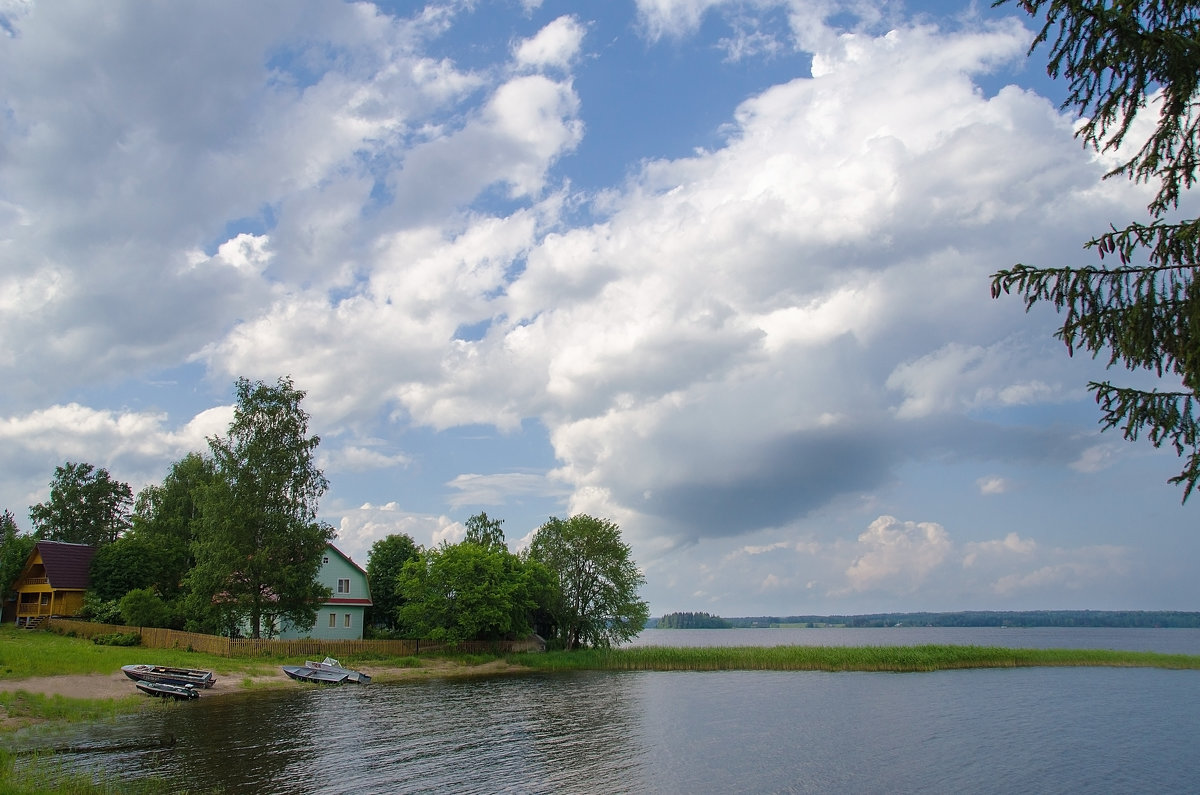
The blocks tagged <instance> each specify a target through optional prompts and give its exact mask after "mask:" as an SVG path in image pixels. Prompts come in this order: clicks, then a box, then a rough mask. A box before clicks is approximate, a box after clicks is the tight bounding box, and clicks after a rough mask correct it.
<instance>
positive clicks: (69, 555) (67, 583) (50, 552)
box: [37, 541, 96, 589]
mask: <svg viewBox="0 0 1200 795" xmlns="http://www.w3.org/2000/svg"><path fill="white" fill-rule="evenodd" d="M37 551H38V554H40V555H41V556H42V563H43V564H45V566H46V579H47V580H49V581H50V585H51V586H53V587H54V588H70V589H74V588H78V589H84V588H87V587H88V569H89V568H90V567H91V565H92V557H93V556H94V555H95V554H96V548H95V547H89V546H88V545H87V544H65V543H63V542H61V541H39V542H37Z"/></svg>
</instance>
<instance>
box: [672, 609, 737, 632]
mask: <svg viewBox="0 0 1200 795" xmlns="http://www.w3.org/2000/svg"><path fill="white" fill-rule="evenodd" d="M657 626H658V628H659V629H730V628H731V627H733V624H731V623H729V622H728V621H726V620H725V619H723V618H721V617H720V616H714V615H710V614H709V613H667V614H666V615H665V616H663V617H662V618H660V619H659V620H658V624H657Z"/></svg>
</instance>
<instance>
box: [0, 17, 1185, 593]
mask: <svg viewBox="0 0 1200 795" xmlns="http://www.w3.org/2000/svg"><path fill="white" fill-rule="evenodd" d="M0 19H2V24H0V265H2V267H0V383H3V384H4V385H5V386H4V389H3V390H0V507H5V508H8V509H10V510H12V511H13V512H14V513H15V514H16V515H17V516H18V518H19V520H21V522H22V526H23V527H28V519H27V510H28V506H29V505H31V504H34V503H36V502H39V501H41V500H43V499H45V497H46V495H47V493H48V484H49V481H50V478H51V476H52V474H53V470H54V467H55V466H56V465H59V464H61V463H63V462H64V461H67V460H72V461H87V462H90V463H93V464H95V465H97V466H105V467H108V469H109V470H110V472H111V473H112V474H113V476H114V477H117V478H119V479H122V480H125V481H127V482H129V483H130V484H131V485H132V486H133V487H134V488H135V489H137V488H140V487H142V486H144V485H146V484H148V483H153V482H158V481H160V480H161V479H162V477H163V476H164V474H165V473H166V471H167V469H168V467H169V466H170V464H171V463H172V462H173V461H176V460H178V459H179V458H181V457H182V456H183V455H185V454H186V453H187V452H189V451H191V450H203V449H205V448H206V445H205V439H206V437H208V436H212V435H214V434H220V433H222V432H223V431H224V429H225V428H226V426H227V424H228V421H229V419H230V417H231V413H232V406H231V402H232V391H233V389H232V387H233V383H234V381H235V380H236V378H237V377H238V376H246V377H249V378H252V379H261V380H264V381H268V382H272V381H274V380H275V379H276V378H278V377H279V376H282V375H290V376H291V377H292V378H293V379H294V381H295V383H296V385H297V386H298V387H299V388H301V389H304V390H306V391H307V393H308V396H307V398H306V400H305V407H306V408H307V410H308V411H309V413H310V414H311V416H312V424H311V428H312V430H313V431H314V432H315V433H317V434H319V435H320V436H321V438H322V444H321V448H320V461H321V465H322V466H323V467H324V469H325V472H326V475H327V477H328V478H329V480H330V482H331V484H332V487H331V489H330V491H329V493H328V494H327V495H326V496H325V498H324V500H323V502H322V506H321V515H322V518H323V519H325V520H326V521H328V522H330V523H331V524H332V525H333V526H334V527H336V528H337V530H338V534H339V539H338V544H339V546H340V547H341V548H342V549H343V550H344V551H345V552H347V553H348V554H350V555H351V556H353V557H354V559H355V560H357V561H359V562H360V563H365V561H366V557H367V551H368V550H369V548H370V546H371V543H372V542H373V541H374V540H376V539H378V538H381V537H383V536H385V535H386V534H388V533H391V532H406V533H408V534H410V535H412V536H413V538H414V539H415V540H416V541H417V542H418V543H421V544H425V545H430V544H436V543H439V542H441V541H443V540H451V541H453V540H455V539H457V538H460V537H461V536H462V533H463V526H462V522H463V521H464V520H465V519H466V518H467V517H469V516H470V515H472V514H474V513H478V512H479V511H481V510H484V511H487V513H488V514H489V515H491V516H495V517H500V518H502V519H504V520H505V525H504V528H505V530H506V532H507V535H508V539H509V543H510V546H511V547H512V548H513V549H519V548H521V546H522V544H523V543H524V542H525V541H526V540H527V537H528V535H529V533H530V532H532V531H533V530H534V529H535V528H536V527H537V526H538V525H539V524H540V523H541V522H542V521H544V520H545V519H546V518H547V517H548V516H551V515H554V516H565V515H569V514H572V513H591V514H594V515H597V516H603V517H606V518H609V519H611V520H613V521H615V522H617V523H618V524H619V525H620V526H621V528H622V532H623V534H624V537H625V538H626V540H627V541H628V542H629V543H630V544H631V546H632V548H633V553H634V557H635V559H636V560H637V561H638V563H639V564H640V565H641V566H642V568H643V570H644V572H645V576H646V580H647V584H646V587H645V589H644V596H645V597H646V598H647V599H648V600H649V602H650V606H651V610H652V612H653V613H654V614H661V613H663V612H670V611H674V610H706V611H709V612H713V613H718V614H722V615H728V616H733V615H760V614H776V615H779V614H800V613H855V612H873V611H883V610H889V611H891V610H964V609H1039V608H1047V609H1051V608H1055V609H1066V608H1093V609H1193V608H1194V607H1195V606H1196V604H1197V600H1198V597H1200V581H1198V580H1197V578H1196V577H1195V576H1194V572H1195V571H1196V570H1197V567H1198V564H1200V542H1198V541H1197V539H1196V528H1197V521H1196V519H1197V513H1196V511H1197V510H1198V508H1197V506H1196V504H1195V503H1194V501H1193V503H1192V504H1190V505H1182V506H1181V504H1180V497H1181V496H1182V495H1181V492H1180V491H1179V490H1178V489H1177V488H1176V487H1174V486H1170V485H1168V484H1167V483H1166V480H1167V479H1168V478H1169V477H1170V476H1172V475H1173V474H1175V473H1176V472H1177V471H1178V469H1179V466H1180V463H1179V462H1178V460H1177V459H1175V457H1174V456H1173V455H1172V454H1171V453H1169V452H1167V451H1156V450H1154V449H1152V448H1151V447H1149V446H1148V445H1146V444H1144V443H1143V444H1128V443H1125V442H1123V441H1122V440H1121V439H1120V438H1119V437H1118V436H1117V435H1115V434H1113V433H1108V434H1101V433H1100V431H1099V426H1098V422H1097V420H1098V413H1097V410H1096V406H1095V404H1094V402H1093V400H1092V398H1091V396H1090V395H1089V394H1088V393H1087V391H1086V384H1087V382H1088V381H1089V380H1096V379H1100V378H1103V377H1104V376H1105V371H1104V369H1103V366H1102V364H1103V363H1102V362H1100V363H1098V362H1095V361H1092V360H1090V359H1087V358H1075V359H1070V358H1068V357H1067V356H1066V353H1065V350H1064V349H1063V348H1062V346H1061V345H1059V344H1058V343H1057V342H1056V341H1055V340H1053V339H1052V338H1051V334H1052V332H1053V330H1054V328H1055V326H1056V322H1055V316H1054V314H1053V313H1052V312H1051V311H1049V310H1043V309H1038V310H1036V311H1034V312H1033V313H1031V314H1029V315H1026V314H1025V313H1024V311H1023V307H1022V305H1021V303H1020V301H1019V300H1016V299H1015V298H1010V299H1009V300H1000V301H994V300H992V299H991V298H990V296H989V278H988V277H989V275H990V274H991V273H992V272H994V271H996V270H997V269H999V268H1002V267H1007V266H1009V265H1011V264H1014V263H1016V262H1018V261H1023V262H1030V263H1038V264H1089V263H1090V261H1091V260H1090V259H1089V255H1088V254H1086V253H1084V252H1083V251H1082V249H1081V244H1082V243H1083V241H1085V240H1086V239H1087V238H1088V237H1090V236H1091V235H1092V234H1094V233H1096V232H1098V231H1102V230H1103V229H1104V228H1106V227H1107V225H1108V224H1109V223H1123V222H1125V221H1127V220H1131V219H1143V218H1144V208H1145V205H1146V204H1147V203H1148V201H1149V199H1150V189H1148V188H1147V187H1146V186H1137V185H1131V184H1128V183H1122V182H1118V181H1102V180H1101V175H1102V174H1103V173H1104V172H1105V170H1106V169H1107V168H1108V167H1110V166H1111V162H1112V161H1111V158H1109V159H1105V158H1100V157H1097V156H1096V155H1095V154H1094V153H1091V152H1089V151H1087V150H1085V149H1083V148H1082V147H1081V146H1080V144H1079V142H1078V141H1076V140H1075V139H1074V138H1073V137H1072V130H1073V125H1074V124H1075V121H1076V120H1075V119H1073V118H1072V117H1071V116H1070V115H1069V114H1064V113H1062V112H1060V111H1059V110H1058V107H1057V105H1058V102H1059V101H1060V100H1061V98H1062V87H1061V86H1060V85H1055V84H1053V83H1052V82H1050V81H1049V80H1048V79H1047V78H1046V77H1045V74H1044V69H1043V63H1042V61H1040V60H1038V57H1037V56H1035V58H1034V60H1033V61H1028V60H1026V58H1025V52H1026V48H1027V47H1028V44H1029V41H1030V40H1031V37H1032V32H1031V30H1030V29H1029V26H1028V23H1027V22H1026V21H1024V20H1022V19H1020V18H1018V17H1016V16H1014V15H1013V12H1012V11H1011V10H1010V9H1007V8H1002V9H998V10H997V9H992V8H991V7H990V5H989V4H987V3H978V4H962V5H959V6H952V5H951V4H943V3H937V4H933V3H919V4H918V3H913V4H904V3H878V2H876V3H858V2H836V1H835V0H829V1H828V2H811V1H810V0H790V2H789V0H742V1H741V2H723V1H722V0H636V1H635V0H629V2H611V3H593V4H586V5H584V6H582V7H581V6H580V4H575V3H560V2H553V1H552V0H544V1H543V2H538V1H537V0H523V1H518V0H511V1H509V2H482V1H480V2H473V3H469V2H446V3H438V2H434V3H430V4H428V5H425V6H420V7H417V6H414V5H411V4H407V3H390V4H389V3H380V4H377V5H371V4H369V3H360V4H344V3H339V2H286V3H285V2H277V3H270V2H264V3H254V4H244V3H233V2H229V3H224V2H204V3H172V4H163V5H157V4H156V5H147V4H144V3H137V2H107V3H103V4H98V3H84V2H55V3H37V2H25V1H24V0H0ZM1186 204H1188V205H1192V206H1194V201H1193V200H1192V199H1191V198H1190V197H1189V198H1188V200H1187V202H1186ZM1118 377H1119V378H1123V379H1124V378H1126V376H1125V375H1124V374H1118ZM1131 378H1133V377H1131ZM1137 378H1140V380H1141V382H1142V383H1149V382H1147V381H1146V380H1145V379H1144V377H1137Z"/></svg>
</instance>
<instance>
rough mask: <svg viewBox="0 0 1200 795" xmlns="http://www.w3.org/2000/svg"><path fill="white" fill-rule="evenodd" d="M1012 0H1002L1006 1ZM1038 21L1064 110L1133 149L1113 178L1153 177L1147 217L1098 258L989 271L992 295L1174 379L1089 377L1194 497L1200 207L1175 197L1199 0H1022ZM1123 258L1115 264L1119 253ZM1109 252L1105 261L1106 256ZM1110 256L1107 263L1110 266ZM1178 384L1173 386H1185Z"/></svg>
mask: <svg viewBox="0 0 1200 795" xmlns="http://www.w3.org/2000/svg"><path fill="white" fill-rule="evenodd" d="M1005 2H1008V0H997V3H996V5H1001V4H1003V3H1005ZM1018 5H1019V6H1020V7H1021V8H1022V9H1024V10H1025V11H1026V12H1027V13H1028V14H1030V15H1031V16H1033V17H1034V18H1037V19H1040V21H1041V23H1042V27H1041V30H1040V32H1039V33H1038V34H1037V35H1036V37H1035V39H1034V41H1033V44H1032V45H1031V46H1030V53H1031V54H1032V52H1033V51H1034V50H1035V49H1036V48H1037V47H1038V46H1039V45H1042V44H1047V45H1048V46H1049V47H1050V53H1049V62H1048V65H1047V72H1048V73H1049V74H1050V75H1051V76H1052V77H1055V78H1058V77H1060V76H1061V77H1064V78H1066V80H1067V81H1068V85H1069V88H1070V93H1069V95H1068V97H1067V99H1066V101H1065V102H1064V103H1063V108H1064V109H1067V108H1071V109H1074V110H1075V111H1076V112H1078V113H1079V115H1080V116H1081V117H1084V118H1085V119H1086V121H1085V122H1084V123H1083V124H1082V125H1081V126H1080V127H1079V129H1078V130H1077V132H1076V135H1077V136H1078V137H1079V138H1081V139H1082V140H1083V142H1084V143H1085V145H1087V146H1089V147H1091V148H1093V149H1096V150H1097V151H1101V152H1113V153H1118V152H1132V155H1131V156H1129V157H1128V159H1126V160H1124V161H1123V162H1121V163H1120V164H1119V165H1118V166H1117V167H1116V168H1114V169H1113V170H1112V171H1111V172H1109V174H1107V176H1109V177H1112V176H1124V177H1128V178H1130V179H1132V180H1134V181H1136V182H1147V183H1157V184H1158V192H1157V194H1156V195H1155V197H1154V200H1153V201H1152V202H1151V203H1150V205H1149V207H1148V208H1147V209H1148V215H1149V217H1148V219H1146V221H1133V222H1131V223H1129V224H1127V225H1126V226H1125V227H1123V228H1120V229H1118V228H1117V227H1116V226H1110V227H1109V229H1108V231H1105V232H1103V233H1102V234H1100V235H1099V236H1097V237H1094V238H1093V239H1091V240H1090V241H1088V242H1087V243H1086V244H1085V246H1084V248H1087V249H1092V250H1094V251H1095V252H1096V254H1097V255H1098V257H1099V259H1100V260H1101V261H1102V264H1101V265H1100V266H1080V267H1038V266H1031V265H1025V264H1019V265H1016V266H1015V267H1013V268H1010V269H1005V270H1001V271H998V272H997V273H995V274H993V276H992V295H993V297H998V296H999V295H1001V294H1002V293H1009V292H1014V291H1015V292H1016V293H1018V294H1019V295H1021V296H1022V297H1023V298H1024V300H1025V307H1026V310H1028V309H1030V308H1032V307H1033V306H1034V305H1035V304H1037V303H1041V302H1049V303H1051V304H1053V305H1054V307H1055V308H1056V309H1058V310H1059V311H1065V317H1064V320H1063V323H1062V325H1061V326H1060V327H1059V329H1058V331H1057V332H1055V336H1057V337H1058V338H1059V339H1061V340H1062V341H1063V342H1064V343H1065V344H1066V347H1067V351H1068V353H1070V354H1074V352H1075V350H1077V349H1082V350H1085V351H1088V352H1090V353H1091V354H1092V356H1101V355H1102V354H1104V352H1106V351H1107V356H1108V364H1109V366H1110V367H1112V366H1113V365H1116V364H1118V363H1119V364H1120V365H1121V366H1123V367H1124V368H1126V369H1128V370H1134V371H1149V372H1150V373H1153V374H1154V375H1156V376H1157V377H1158V378H1160V379H1162V378H1164V377H1165V378H1167V379H1168V382H1167V383H1164V386H1163V388H1162V389H1151V390H1143V389H1136V388H1132V387H1127V386H1118V385H1116V384H1113V383H1112V382H1110V381H1102V382H1092V383H1090V384H1089V385H1088V388H1089V389H1090V390H1091V391H1092V392H1093V393H1094V395H1095V397H1096V402H1097V403H1098V404H1099V405H1100V409H1101V414H1102V416H1101V425H1102V427H1103V428H1104V429H1106V430H1107V429H1110V428H1119V429H1120V430H1121V431H1122V433H1123V434H1124V436H1125V438H1126V439H1128V440H1130V441H1133V440H1136V439H1137V438H1138V437H1139V436H1141V435H1142V434H1145V436H1146V438H1147V439H1148V440H1149V441H1150V443H1151V444H1153V445H1154V446H1155V447H1159V446H1161V445H1163V444H1167V445H1169V446H1170V447H1173V448H1174V449H1175V452H1176V454H1177V455H1179V456H1180V457H1184V456H1185V455H1186V460H1185V465H1184V467H1183V470H1182V471H1181V472H1180V473H1179V474H1178V475H1177V476H1175V477H1173V478H1171V479H1170V482H1171V483H1176V484H1182V485H1183V500H1184V501H1185V502H1186V501H1187V498H1188V496H1189V495H1190V494H1191V493H1192V490H1193V489H1194V488H1195V487H1196V484H1197V482H1198V481H1200V403H1198V400H1200V286H1197V283H1196V276H1197V267H1200V219H1194V218H1193V219H1190V220H1189V219H1184V220H1179V219H1176V218H1174V217H1173V216H1174V215H1175V214H1176V210H1177V208H1178V204H1179V200H1180V198H1181V196H1182V195H1183V194H1184V192H1185V191H1187V190H1188V189H1189V188H1190V187H1191V186H1192V184H1193V182H1195V180H1196V170H1197V167H1198V166H1200V148H1198V143H1200V141H1198V138H1200V104H1198V100H1200V3H1197V2H1195V0H1129V1H1128V2H1119V3H1115V2H1111V0H1020V2H1019V3H1018ZM1143 113H1148V114H1150V115H1152V116H1153V117H1154V125H1153V129H1152V131H1151V132H1150V134H1149V137H1147V138H1146V139H1145V140H1144V141H1130V140H1128V139H1129V137H1130V136H1131V135H1136V131H1137V130H1140V129H1142V127H1135V126H1134V120H1135V119H1137V118H1138V116H1139V115H1140V114H1143ZM1114 259H1115V260H1116V262H1113V260H1114ZM1105 260H1107V262H1104V261H1105ZM1109 263H1112V265H1111V267H1110V266H1109ZM1176 384H1178V388H1176Z"/></svg>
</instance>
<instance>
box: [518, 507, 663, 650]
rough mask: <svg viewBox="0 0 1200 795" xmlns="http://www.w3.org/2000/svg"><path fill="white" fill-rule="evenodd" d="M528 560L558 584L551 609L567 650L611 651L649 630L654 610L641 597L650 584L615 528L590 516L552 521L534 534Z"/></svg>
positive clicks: (550, 611)
mask: <svg viewBox="0 0 1200 795" xmlns="http://www.w3.org/2000/svg"><path fill="white" fill-rule="evenodd" d="M527 555H528V558H529V559H530V560H534V561H537V562H539V563H541V564H542V565H543V566H545V567H546V569H547V570H549V572H550V574H551V576H552V578H553V579H554V582H555V586H556V588H555V589H554V594H553V597H552V599H551V600H550V602H549V605H548V608H547V609H548V611H549V613H550V616H551V617H552V619H553V622H554V624H555V626H556V630H557V633H558V639H559V641H560V642H561V643H562V644H563V646H565V647H566V648H567V649H577V648H580V647H583V646H595V647H608V646H610V645H612V644H614V643H620V642H622V641H625V640H628V639H630V638H632V637H633V636H634V635H636V634H637V633H639V632H641V631H642V629H643V628H644V627H645V626H646V619H647V618H649V616H650V609H649V606H648V605H647V604H646V603H645V602H644V601H642V600H641V599H639V598H638V588H640V587H641V586H642V585H644V584H645V582H646V580H645V578H644V577H643V576H642V574H641V572H640V571H638V568H637V565H636V564H635V563H634V562H633V559H632V557H631V556H630V549H629V546H628V545H627V544H626V543H625V542H623V541H622V540H621V530H620V528H618V527H617V525H616V524H615V523H613V522H610V521H608V520H607V519H597V518H595V517H592V516H588V515H586V514H580V515H577V516H572V517H571V518H569V519H558V518H556V517H551V518H550V520H549V521H547V522H546V523H545V524H543V525H542V526H541V527H539V528H538V530H537V532H536V533H535V534H534V536H533V541H532V542H531V543H530V545H529V550H528V552H527Z"/></svg>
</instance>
